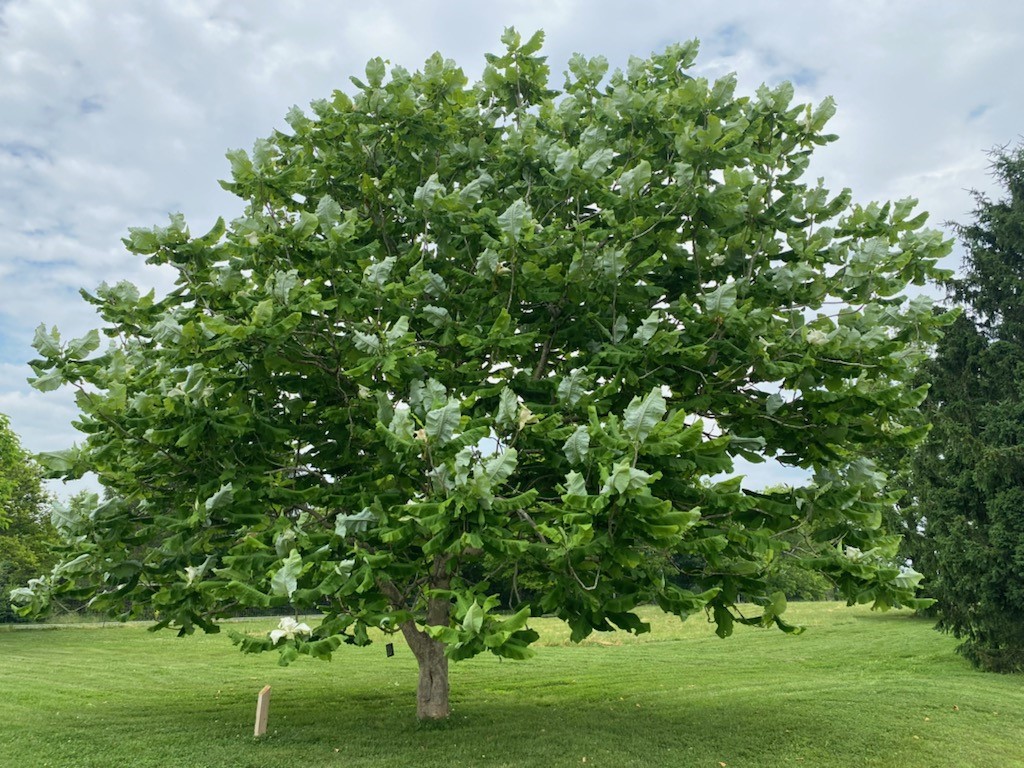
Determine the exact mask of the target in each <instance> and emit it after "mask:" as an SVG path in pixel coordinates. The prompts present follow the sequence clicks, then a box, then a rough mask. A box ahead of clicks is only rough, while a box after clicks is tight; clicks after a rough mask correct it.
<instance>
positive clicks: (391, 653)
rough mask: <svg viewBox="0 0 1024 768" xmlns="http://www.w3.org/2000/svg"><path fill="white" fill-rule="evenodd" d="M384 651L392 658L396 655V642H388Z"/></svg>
mask: <svg viewBox="0 0 1024 768" xmlns="http://www.w3.org/2000/svg"><path fill="white" fill-rule="evenodd" d="M384 652H385V653H386V654H387V655H388V658H389V659H390V658H391V657H392V656H394V655H395V644H394V643H388V644H387V645H385V646H384Z"/></svg>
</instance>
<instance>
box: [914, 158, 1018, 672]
mask: <svg viewBox="0 0 1024 768" xmlns="http://www.w3.org/2000/svg"><path fill="white" fill-rule="evenodd" d="M993 167H994V171H995V176H996V179H997V180H998V181H999V183H1000V185H1001V186H1002V187H1003V189H1004V191H1005V193H1006V194H1005V197H1003V198H1001V199H999V200H992V199H990V198H989V197H987V196H985V195H982V194H976V195H975V200H976V208H975V211H974V220H973V222H971V223H970V224H967V225H963V226H960V227H958V228H957V230H958V234H959V235H960V237H961V239H962V240H963V243H964V246H965V249H966V258H965V262H964V269H963V274H962V276H961V277H960V278H959V279H958V280H957V281H955V282H954V283H953V287H954V294H955V297H956V298H957V299H959V300H960V301H961V302H963V303H964V304H965V305H966V312H965V313H964V314H963V315H962V316H961V317H959V318H958V319H957V321H956V323H954V325H953V326H952V328H950V330H949V331H948V333H947V335H946V336H945V338H944V339H943V340H942V341H941V342H940V344H939V345H938V349H937V353H936V356H935V359H934V360H933V361H930V362H929V363H928V364H927V365H926V367H925V369H924V376H925V378H926V379H927V380H928V381H929V382H930V383H931V392H930V394H929V397H928V401H927V406H926V408H927V411H928V413H929V415H930V417H931V418H932V419H933V420H934V423H935V427H934V429H933V431H932V433H931V434H930V435H929V437H928V440H927V442H926V444H925V445H924V446H923V447H922V448H921V449H920V450H919V451H918V452H917V453H916V455H915V457H914V462H913V470H912V473H911V481H912V482H911V495H910V502H912V503H911V504H910V505H908V511H909V515H908V517H909V520H910V522H911V524H910V526H909V530H908V533H909V535H908V541H907V543H908V552H909V554H910V555H911V556H912V557H913V558H914V560H915V563H916V564H917V566H918V567H919V568H920V569H921V570H922V571H925V572H927V573H928V574H929V575H932V574H934V578H933V579H931V580H930V581H929V593H930V594H932V595H933V596H934V597H936V598H937V600H938V602H937V604H936V606H935V610H936V611H937V613H938V616H939V626H940V627H941V628H943V629H946V630H948V631H950V632H952V633H954V634H955V635H956V636H957V637H959V638H961V639H962V640H963V643H962V644H961V645H960V651H961V652H962V653H963V654H964V655H965V656H967V657H968V658H969V659H971V660H972V661H973V662H974V663H975V664H977V665H978V666H980V667H983V668H986V669H992V670H999V671H1022V670H1024V292H1022V288H1024V147H1019V148H1017V149H1016V150H1013V151H1006V150H1003V151H999V152H997V153H996V154H995V156H994V165H993Z"/></svg>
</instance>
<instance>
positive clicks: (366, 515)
mask: <svg viewBox="0 0 1024 768" xmlns="http://www.w3.org/2000/svg"><path fill="white" fill-rule="evenodd" d="M376 522H377V516H376V515H375V514H373V510H371V509H370V508H369V507H365V508H364V509H363V510H362V511H361V512H357V513H356V514H354V515H338V516H337V517H336V518H334V534H335V535H336V536H340V537H341V538H343V539H344V538H346V537H347V536H348V535H349V534H352V533H362V532H363V531H366V530H367V529H369V527H370V526H371V525H372V524H374V523H376Z"/></svg>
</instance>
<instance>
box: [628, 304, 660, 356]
mask: <svg viewBox="0 0 1024 768" xmlns="http://www.w3.org/2000/svg"><path fill="white" fill-rule="evenodd" d="M660 324H661V313H660V312H659V311H658V310H654V311H653V312H651V314H649V315H648V316H647V318H646V319H645V320H644V321H643V323H641V325H640V327H639V328H637V329H636V333H634V334H633V338H634V339H638V340H639V341H640V343H641V344H642V345H643V346H645V347H646V346H647V343H648V342H649V341H650V340H651V339H652V338H654V334H655V333H657V332H658V326H659V325H660Z"/></svg>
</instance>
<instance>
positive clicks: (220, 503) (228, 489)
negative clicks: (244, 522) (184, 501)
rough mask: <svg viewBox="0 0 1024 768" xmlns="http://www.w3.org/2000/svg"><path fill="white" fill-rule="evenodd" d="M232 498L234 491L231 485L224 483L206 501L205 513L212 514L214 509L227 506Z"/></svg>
mask: <svg viewBox="0 0 1024 768" xmlns="http://www.w3.org/2000/svg"><path fill="white" fill-rule="evenodd" d="M234 498H235V489H234V488H233V487H232V486H231V483H224V485H222V486H221V487H220V489H219V490H218V491H217V492H216V493H215V494H213V495H212V496H211V497H210V498H208V499H207V500H206V502H205V505H204V506H205V507H206V511H207V512H212V511H214V510H215V509H220V508H221V507H225V506H227V505H228V504H230V503H231V502H232V501H233V500H234Z"/></svg>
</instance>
